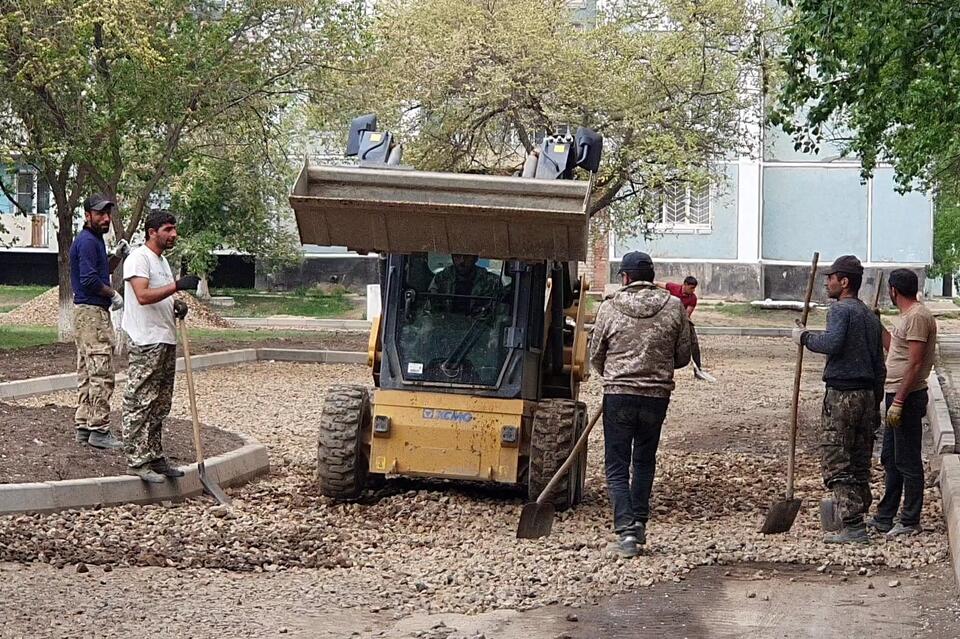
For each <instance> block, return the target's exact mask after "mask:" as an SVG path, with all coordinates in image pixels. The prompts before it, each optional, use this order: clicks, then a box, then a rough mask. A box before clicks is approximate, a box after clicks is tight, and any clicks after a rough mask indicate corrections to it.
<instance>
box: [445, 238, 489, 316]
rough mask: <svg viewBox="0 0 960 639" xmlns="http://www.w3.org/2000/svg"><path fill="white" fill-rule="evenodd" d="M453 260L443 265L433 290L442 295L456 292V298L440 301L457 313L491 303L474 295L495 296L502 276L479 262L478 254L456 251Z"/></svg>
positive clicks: (472, 311) (469, 312) (465, 312)
mask: <svg viewBox="0 0 960 639" xmlns="http://www.w3.org/2000/svg"><path fill="white" fill-rule="evenodd" d="M451 257H452V258H453V264H451V265H450V266H448V267H446V268H444V269H443V270H442V271H440V272H439V273H437V274H436V275H435V276H434V277H433V282H431V283H430V292H431V293H435V294H439V295H451V296H455V297H454V299H453V300H447V301H446V302H445V303H441V306H442V307H443V308H445V309H447V310H450V311H452V312H454V313H462V314H464V315H469V314H471V313H476V312H479V311H480V310H482V309H483V308H484V307H486V306H487V305H488V302H487V300H483V299H471V297H474V298H489V297H493V296H494V295H495V294H496V292H497V288H498V287H499V285H500V282H499V278H498V277H497V276H496V275H494V274H493V273H491V272H490V271H488V270H487V269H485V268H483V267H482V266H477V256H476V255H464V254H461V253H454V254H453V255H452V256H451Z"/></svg>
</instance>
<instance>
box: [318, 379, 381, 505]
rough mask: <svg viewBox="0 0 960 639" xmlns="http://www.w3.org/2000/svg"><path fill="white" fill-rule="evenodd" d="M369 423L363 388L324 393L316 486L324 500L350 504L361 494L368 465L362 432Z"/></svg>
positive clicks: (342, 387)
mask: <svg viewBox="0 0 960 639" xmlns="http://www.w3.org/2000/svg"><path fill="white" fill-rule="evenodd" d="M369 421H370V394H369V391H368V390H367V388H366V387H365V386H359V385H352V384H343V385H337V386H332V387H331V388H330V389H329V390H328V391H327V395H326V398H325V399H324V402H323V413H322V414H321V416H320V434H319V436H318V438H317V483H318V485H319V487H320V492H321V493H322V494H324V495H325V496H327V497H332V498H334V499H340V500H352V499H356V498H358V497H359V496H360V495H361V494H362V493H363V489H364V487H365V486H366V483H367V471H368V464H369V460H368V459H367V456H366V453H365V451H364V447H363V430H364V428H367V427H369Z"/></svg>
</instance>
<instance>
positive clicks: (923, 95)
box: [771, 0, 960, 190]
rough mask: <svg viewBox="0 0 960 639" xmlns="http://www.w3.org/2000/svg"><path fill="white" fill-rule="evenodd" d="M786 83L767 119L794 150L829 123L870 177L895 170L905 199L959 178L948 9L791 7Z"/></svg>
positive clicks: (953, 42) (825, 3)
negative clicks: (842, 130) (885, 165)
mask: <svg viewBox="0 0 960 639" xmlns="http://www.w3.org/2000/svg"><path fill="white" fill-rule="evenodd" d="M783 4H784V5H786V7H787V10H788V17H787V29H786V42H787V44H786V47H785V50H784V52H783V57H782V69H783V75H784V82H783V87H782V95H781V99H780V102H781V104H780V105H779V107H778V108H777V109H776V110H775V111H774V113H773V114H772V116H771V119H772V121H773V123H775V124H782V125H783V127H784V129H785V130H786V131H787V132H788V133H791V134H793V135H794V137H795V140H796V146H797V148H798V149H803V150H805V151H813V150H817V148H818V145H819V143H820V141H821V140H822V139H823V138H824V136H825V134H826V128H827V126H828V125H829V124H830V123H831V122H839V123H841V124H842V125H843V126H844V127H846V128H848V129H849V130H850V134H849V136H845V137H844V138H843V139H841V142H842V143H843V146H844V150H845V151H846V152H848V153H850V154H853V155H856V156H858V157H859V158H860V160H861V162H862V165H863V171H864V175H865V176H868V175H869V174H870V173H871V172H872V170H873V169H874V168H875V167H876V165H877V162H879V161H889V162H892V163H893V165H894V168H895V169H896V174H897V181H898V183H899V186H900V188H901V189H902V190H909V189H910V188H912V186H913V185H914V182H915V180H917V179H919V180H920V181H921V182H922V183H925V185H927V186H929V185H935V184H936V183H937V182H939V181H940V179H941V178H942V177H943V176H949V175H957V174H958V168H960V117H958V109H960V106H958V105H960V85H958V84H957V81H956V78H957V75H958V73H960V59H958V58H957V56H956V53H955V52H956V51H957V50H958V47H960V14H958V12H957V6H956V4H955V3H952V2H945V1H939V0H933V1H931V2H900V1H898V0H880V1H879V2H847V1H843V0H787V1H784V2H783Z"/></svg>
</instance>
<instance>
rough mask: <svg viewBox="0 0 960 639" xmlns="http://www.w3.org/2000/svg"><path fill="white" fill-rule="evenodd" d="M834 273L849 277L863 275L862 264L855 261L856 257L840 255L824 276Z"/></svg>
mask: <svg viewBox="0 0 960 639" xmlns="http://www.w3.org/2000/svg"><path fill="white" fill-rule="evenodd" d="M834 273H847V274H849V275H863V264H861V263H860V260H858V259H857V256H856V255H841V256H840V257H838V258H837V259H835V260H834V261H833V264H831V265H830V268H829V269H827V272H826V275H833V274H834Z"/></svg>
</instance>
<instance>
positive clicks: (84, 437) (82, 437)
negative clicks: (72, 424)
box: [73, 426, 90, 444]
mask: <svg viewBox="0 0 960 639" xmlns="http://www.w3.org/2000/svg"><path fill="white" fill-rule="evenodd" d="M73 438H74V439H75V440H76V442H77V443H78V444H86V443H88V440H89V439H90V431H89V430H88V429H86V428H84V427H83V426H77V427H76V429H74V431H73Z"/></svg>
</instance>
